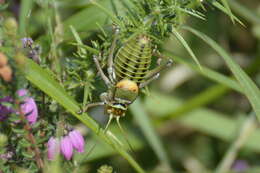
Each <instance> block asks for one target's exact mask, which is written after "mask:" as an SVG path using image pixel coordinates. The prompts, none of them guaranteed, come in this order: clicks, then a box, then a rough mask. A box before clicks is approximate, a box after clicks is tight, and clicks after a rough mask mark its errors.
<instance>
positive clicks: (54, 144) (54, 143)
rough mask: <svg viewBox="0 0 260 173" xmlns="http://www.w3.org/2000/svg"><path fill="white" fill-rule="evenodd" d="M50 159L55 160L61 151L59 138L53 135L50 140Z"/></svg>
mask: <svg viewBox="0 0 260 173" xmlns="http://www.w3.org/2000/svg"><path fill="white" fill-rule="evenodd" d="M47 145H48V146H47V147H48V159H49V160H54V159H55V157H56V156H57V154H59V152H60V148H59V141H58V139H57V138H54V137H51V138H50V139H49V141H48V144H47Z"/></svg>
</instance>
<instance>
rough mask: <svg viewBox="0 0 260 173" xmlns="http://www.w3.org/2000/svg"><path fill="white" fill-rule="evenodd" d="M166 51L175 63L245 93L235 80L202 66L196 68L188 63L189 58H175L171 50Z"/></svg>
mask: <svg viewBox="0 0 260 173" xmlns="http://www.w3.org/2000/svg"><path fill="white" fill-rule="evenodd" d="M166 51H167V52H166V55H169V56H171V57H172V58H173V59H174V61H177V62H178V63H182V64H185V65H187V66H189V67H190V68H192V69H193V70H195V71H197V72H198V73H200V74H202V75H203V76H205V77H207V78H209V79H211V80H213V81H216V82H218V83H220V84H222V85H225V86H227V87H229V88H231V89H233V90H236V91H238V92H241V93H243V89H242V88H241V87H240V85H239V84H238V82H237V81H235V80H234V79H231V78H230V77H227V76H225V75H223V74H221V73H219V72H217V71H214V70H211V69H209V68H207V67H204V66H201V69H199V68H198V66H196V65H194V64H193V63H191V62H190V61H188V60H187V58H183V57H179V56H175V55H174V54H173V53H172V52H171V51H169V50H166Z"/></svg>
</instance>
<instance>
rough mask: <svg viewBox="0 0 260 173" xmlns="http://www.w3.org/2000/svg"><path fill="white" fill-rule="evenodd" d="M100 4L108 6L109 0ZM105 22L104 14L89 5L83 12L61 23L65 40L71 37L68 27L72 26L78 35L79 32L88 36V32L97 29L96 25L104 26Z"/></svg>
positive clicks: (104, 0)
mask: <svg viewBox="0 0 260 173" xmlns="http://www.w3.org/2000/svg"><path fill="white" fill-rule="evenodd" d="M100 3H101V4H102V5H103V6H106V7H108V6H109V5H108V4H109V0H103V1H101V2H100ZM105 21H106V14H105V13H102V12H100V9H99V8H98V7H97V6H95V5H93V4H91V3H90V4H88V5H87V6H86V7H85V8H84V9H83V10H81V11H79V12H77V13H76V14H74V15H72V16H70V17H69V18H68V19H66V20H65V21H64V22H63V25H64V28H65V38H68V37H70V36H71V32H70V26H73V27H74V28H75V30H77V31H78V32H79V33H80V34H81V32H84V33H86V34H88V35H89V34H90V33H89V32H90V31H92V30H97V29H98V25H97V23H98V24H100V25H104V24H105Z"/></svg>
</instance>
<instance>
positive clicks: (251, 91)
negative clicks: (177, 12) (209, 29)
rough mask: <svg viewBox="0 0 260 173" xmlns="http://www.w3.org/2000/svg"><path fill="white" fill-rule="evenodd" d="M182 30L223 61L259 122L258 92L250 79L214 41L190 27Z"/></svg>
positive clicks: (259, 99)
mask: <svg viewBox="0 0 260 173" xmlns="http://www.w3.org/2000/svg"><path fill="white" fill-rule="evenodd" d="M184 29H186V30H188V31H190V32H192V33H193V34H195V35H196V36H198V37H199V38H201V39H202V40H204V41H205V42H206V43H207V44H209V45H210V46H211V47H212V48H213V49H214V50H215V51H216V52H217V53H218V54H219V55H220V56H221V57H222V58H223V59H224V61H225V62H226V64H227V66H228V67H229V69H230V70H231V71H232V73H233V74H234V76H235V78H236V79H237V80H238V82H239V83H240V85H241V86H242V88H243V90H244V94H245V95H246V97H247V98H248V100H249V102H250V103H251V105H252V107H253V109H254V111H255V113H256V115H257V117H258V120H260V91H259V89H258V87H257V86H256V85H255V83H254V82H253V81H252V80H251V79H250V77H249V76H248V75H247V74H246V73H245V72H244V71H243V70H242V69H241V67H240V66H239V65H238V64H237V63H236V62H234V61H233V59H232V58H231V57H230V56H229V55H228V53H227V52H226V51H225V50H224V49H223V48H221V47H220V46H219V45H218V44H217V43H216V42H215V41H214V40H212V39H211V38H209V37H208V36H207V35H205V34H203V33H201V32H199V31H197V30H195V29H192V28H190V27H184Z"/></svg>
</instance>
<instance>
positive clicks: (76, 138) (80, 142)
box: [69, 130, 85, 153]
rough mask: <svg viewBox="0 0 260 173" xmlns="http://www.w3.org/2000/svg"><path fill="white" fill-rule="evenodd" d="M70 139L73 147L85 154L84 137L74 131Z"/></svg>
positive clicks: (70, 134)
mask: <svg viewBox="0 0 260 173" xmlns="http://www.w3.org/2000/svg"><path fill="white" fill-rule="evenodd" d="M69 138H70V141H71V143H72V146H73V147H74V148H75V149H76V150H77V151H78V152H79V153H82V152H84V147H85V141H84V138H83V136H82V135H81V134H80V132H79V131H77V130H73V131H71V132H70V133H69Z"/></svg>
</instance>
